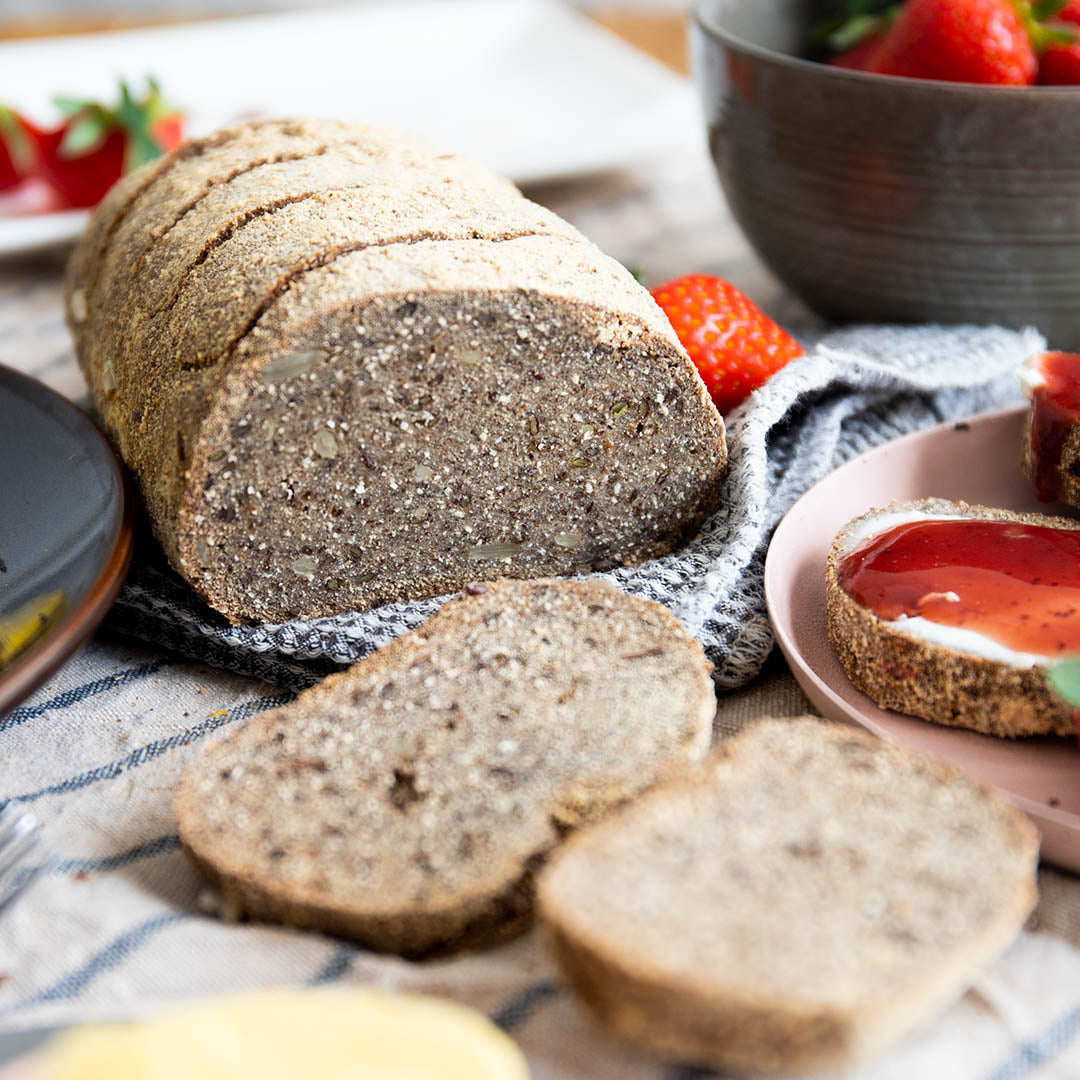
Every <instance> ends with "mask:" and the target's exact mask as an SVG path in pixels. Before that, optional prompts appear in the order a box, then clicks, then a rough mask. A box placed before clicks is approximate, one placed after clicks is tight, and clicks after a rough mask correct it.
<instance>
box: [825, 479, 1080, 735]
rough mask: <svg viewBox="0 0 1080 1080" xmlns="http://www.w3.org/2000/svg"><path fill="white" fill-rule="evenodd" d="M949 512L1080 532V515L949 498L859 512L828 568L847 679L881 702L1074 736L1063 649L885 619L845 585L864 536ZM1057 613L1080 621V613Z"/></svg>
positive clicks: (988, 725)
mask: <svg viewBox="0 0 1080 1080" xmlns="http://www.w3.org/2000/svg"><path fill="white" fill-rule="evenodd" d="M949 518H960V519H964V520H984V521H995V522H1005V523H1014V524H1019V525H1035V526H1045V527H1048V528H1051V529H1066V530H1068V531H1069V532H1075V531H1076V530H1077V529H1080V522H1076V521H1071V520H1068V519H1066V518H1058V517H1047V516H1045V515H1043V514H1015V513H1012V512H1011V511H1008V510H995V509H991V508H989V507H985V506H971V505H968V504H967V503H962V502H949V501H948V500H946V499H917V500H914V501H910V502H902V503H893V504H891V505H890V506H888V507H887V508H886V509H884V510H873V511H871V512H870V513H868V514H864V515H863V516H862V517H860V518H856V519H855V520H854V521H852V522H850V523H849V524H848V525H846V526H845V527H844V528H843V529H842V530H841V532H840V533H839V534H838V536H837V537H836V540H835V541H834V542H833V546H832V548H831V550H830V552H829V556H828V562H827V566H826V571H825V577H826V600H825V604H826V615H827V620H828V626H829V638H830V640H831V642H832V646H833V649H834V650H835V652H836V655H837V658H838V659H839V660H840V663H841V665H842V667H843V668H844V671H845V672H846V673H847V676H848V678H849V679H851V681H852V682H853V683H854V684H855V685H856V686H857V687H858V688H859V689H860V690H862V692H863V693H864V694H866V695H867V696H868V697H870V698H872V699H873V700H874V701H875V702H876V703H877V704H878V705H880V706H881V707H882V708H884V709H895V710H897V711H898V712H903V713H909V714H910V715H912V716H918V717H920V718H922V719H924V720H933V721H935V722H936V723H939V724H947V725H949V726H952V727H964V728H970V729H971V730H973V731H980V732H982V733H984V734H987V735H998V736H1003V737H1017V736H1022V735H1070V734H1073V733H1074V732H1075V722H1074V719H1073V710H1072V709H1071V708H1070V707H1069V706H1068V705H1067V704H1066V703H1065V702H1064V701H1062V700H1060V699H1059V698H1057V697H1055V696H1054V695H1053V694H1052V693H1051V691H1050V689H1049V688H1048V686H1047V683H1046V666H1047V664H1049V663H1050V662H1051V660H1052V659H1054V656H1034V655H1028V654H1025V653H1021V652H1018V651H1016V650H1011V649H1009V648H1007V647H1005V646H1002V645H999V644H998V643H996V642H994V641H992V640H989V641H988V640H986V639H985V638H983V637H982V635H979V634H972V633H969V632H962V633H961V634H955V633H953V632H951V628H938V629H936V630H935V628H934V627H933V626H927V625H926V623H925V620H923V619H913V618H900V619H895V620H894V619H882V618H879V617H878V616H877V615H876V614H875V613H874V612H873V611H871V610H869V609H868V608H867V607H865V606H863V605H862V604H861V603H859V601H858V600H856V599H855V598H854V597H853V596H851V595H849V593H848V592H847V591H846V590H845V589H844V587H843V586H842V584H841V570H842V565H843V561H844V558H845V556H846V555H848V554H849V553H850V552H851V551H853V550H855V549H856V548H857V547H858V546H859V544H860V543H862V542H864V541H866V540H867V539H869V538H870V537H872V536H876V535H880V534H881V533H883V532H885V531H886V530H887V529H889V528H891V527H893V526H894V525H897V524H900V523H903V522H906V521H918V520H923V519H931V520H932V519H949ZM1063 592H1064V589H1063ZM937 595H940V593H939V594H937ZM958 599H959V598H958ZM1063 602H1064V601H1063ZM1070 606H1071V605H1070V604H1065V607H1066V608H1069V607H1070ZM1057 614H1058V615H1060V616H1063V617H1065V618H1067V619H1071V620H1073V624H1074V625H1075V619H1076V613H1075V610H1073V611H1069V610H1066V611H1064V612H1058V613H1057Z"/></svg>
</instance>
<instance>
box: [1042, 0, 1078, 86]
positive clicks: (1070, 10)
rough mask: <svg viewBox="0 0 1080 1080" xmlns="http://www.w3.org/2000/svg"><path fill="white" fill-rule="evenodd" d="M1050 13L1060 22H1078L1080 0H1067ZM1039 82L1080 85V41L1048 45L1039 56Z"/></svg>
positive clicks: (1053, 84) (1054, 84)
mask: <svg viewBox="0 0 1080 1080" xmlns="http://www.w3.org/2000/svg"><path fill="white" fill-rule="evenodd" d="M1052 14H1053V16H1054V18H1055V19H1057V20H1059V21H1060V22H1061V23H1062V24H1065V23H1068V24H1080V0H1068V2H1067V3H1066V4H1065V5H1064V7H1062V8H1061V9H1060V10H1059V11H1055V12H1052ZM1063 28H1065V27H1063ZM1039 82H1040V84H1041V85H1043V86H1078V85H1080V41H1071V42H1059V43H1055V44H1051V45H1049V46H1048V47H1047V48H1046V50H1045V51H1044V52H1043V54H1042V56H1041V57H1040V58H1039Z"/></svg>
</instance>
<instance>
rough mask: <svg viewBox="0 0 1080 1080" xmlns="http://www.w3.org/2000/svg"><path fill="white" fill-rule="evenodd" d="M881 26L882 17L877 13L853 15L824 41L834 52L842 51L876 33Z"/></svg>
mask: <svg viewBox="0 0 1080 1080" xmlns="http://www.w3.org/2000/svg"><path fill="white" fill-rule="evenodd" d="M881 26H882V19H881V17H880V16H878V15H855V16H853V17H852V18H850V19H848V20H847V21H846V22H844V23H842V24H841V25H840V26H839V27H837V28H836V29H835V30H834V31H833V32H832V33H831V34H829V36H828V37H827V38H826V39H825V42H826V44H827V45H828V46H829V48H830V49H833V50H834V51H835V52H844V50H845V49H850V48H852V46H854V45H858V44H859V42H860V41H863V40H865V39H866V38H868V37H869V36H870V35H871V34H876V33H877V32H878V30H880V29H881Z"/></svg>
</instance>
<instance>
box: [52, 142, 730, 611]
mask: <svg viewBox="0 0 1080 1080" xmlns="http://www.w3.org/2000/svg"><path fill="white" fill-rule="evenodd" d="M67 295H68V299H67V312H68V320H69V322H70V324H71V326H72V330H73V333H74V336H75V343H76V351H77V354H78V357H79V360H80V363H81V365H82V368H83V371H84V372H85V374H86V377H87V380H88V382H89V383H90V388H91V393H92V396H93V400H94V404H95V407H96V408H97V410H98V411H99V413H100V414H101V415H102V417H103V418H104V421H105V423H106V425H107V427H108V429H109V431H110V433H111V435H112V437H113V438H114V440H115V441H116V443H117V445H118V446H119V448H120V450H121V452H122V454H123V456H124V458H125V460H126V461H127V463H128V464H129V465H130V467H131V468H132V470H133V472H134V473H135V476H136V478H137V480H138V482H139V486H140V489H141V492H142V495H143V498H144V501H145V503H146V506H147V509H148V511H149V514H150V517H151V520H152V522H153V525H154V529H155V532H156V534H157V536H158V538H159V539H160V540H161V542H162V544H163V546H164V548H165V551H166V554H167V555H168V557H169V559H170V560H171V562H172V563H173V565H174V566H175V567H176V568H177V570H178V571H179V572H180V573H181V574H182V575H183V576H184V577H185V578H186V579H187V580H188V581H189V582H190V583H191V584H192V585H193V586H194V587H195V589H196V590H197V591H198V592H199V593H201V595H202V596H203V597H204V598H205V599H206V600H207V601H208V602H209V603H210V604H211V605H212V606H213V607H215V608H216V609H217V610H219V611H221V612H222V613H224V614H225V615H226V616H227V617H228V618H230V619H231V620H233V621H234V622H243V621H251V620H264V621H265V620H270V621H281V620H284V619H288V618H290V617H295V616H300V615H317V614H328V613H332V612H338V611H348V610H356V609H364V608H368V607H372V606H375V605H378V604H381V603H386V602H389V601H395V600H405V599H412V598H419V597H424V596H432V595H436V594H439V593H443V592H448V591H452V590H454V589H459V588H461V586H462V585H463V584H464V583H465V582H467V581H470V580H476V579H482V578H495V577H500V576H510V577H538V576H543V575H547V574H552V573H570V572H575V571H580V570H582V569H588V568H590V567H596V566H604V567H610V566H612V565H616V564H620V563H626V564H633V563H637V562H641V561H643V560H645V559H648V558H652V557H654V556H658V555H662V554H665V553H666V552H668V551H670V550H671V549H672V548H673V547H674V546H675V545H676V544H677V543H678V542H679V541H680V540H681V539H683V538H684V537H685V536H686V535H687V534H688V533H689V532H691V531H692V530H694V529H695V528H696V527H697V526H698V525H699V524H700V522H701V521H702V520H703V518H704V516H705V515H706V513H707V512H708V511H709V510H710V509H711V508H712V507H713V506H714V505H715V503H716V500H717V498H718V495H719V489H720V480H721V476H722V473H723V470H724V466H725V462H726V450H725V446H724V430H723V422H722V420H721V419H720V416H719V415H718V413H717V412H716V410H715V408H714V407H713V405H712V402H711V400H710V399H709V396H708V394H707V392H706V391H705V388H704V385H703V383H702V382H701V380H700V378H699V377H698V375H697V372H696V371H695V369H694V367H693V364H692V363H691V362H690V359H689V357H688V356H687V355H686V353H685V351H684V350H683V348H682V346H681V345H680V344H679V342H678V340H677V338H676V337H675V335H674V332H673V331H672V329H671V327H670V325H669V324H668V322H667V320H666V319H665V317H664V315H663V314H662V312H660V310H659V308H657V306H656V305H655V304H654V303H653V301H652V298H651V297H650V296H649V294H648V293H647V292H646V291H645V290H644V289H643V288H642V287H641V286H640V285H638V284H637V282H635V281H634V280H633V278H632V277H631V275H630V274H629V273H628V272H627V271H626V270H625V269H624V268H623V267H621V266H620V265H619V264H617V263H616V262H614V261H613V260H611V259H609V258H607V257H606V256H604V255H603V254H602V253H601V252H599V251H598V250H597V249H596V248H595V247H594V246H593V245H592V244H590V243H589V242H588V241H587V240H586V239H585V238H584V237H583V236H581V234H580V233H578V232H577V231H576V230H575V229H573V228H572V227H570V226H569V225H567V224H566V223H565V222H563V221H561V220H560V219H559V218H558V217H556V215H554V214H553V213H551V212H550V211H548V210H545V209H544V208H542V207H540V206H537V205H536V204H534V203H531V202H529V201H528V200H526V199H525V198H523V197H522V196H521V194H520V193H519V192H518V191H517V190H516V189H515V188H514V187H513V186H512V185H511V184H510V183H508V182H507V181H505V180H503V179H501V178H499V177H496V176H494V175H492V174H491V173H489V172H487V171H486V170H484V169H482V168H481V167H480V166H478V165H474V164H472V163H471V162H469V161H467V160H466V159H463V158H461V157H459V156H457V155H453V154H440V153H438V152H436V151H434V150H431V149H429V148H427V147H425V146H423V145H421V144H419V143H416V142H415V141H412V140H409V139H406V138H404V137H401V136H398V135H395V134H391V133H387V132H380V131H378V130H377V129H374V128H370V127H365V126H354V125H345V124H333V123H327V122H323V121H280V120H278V121H263V122H260V123H256V124H252V125H250V126H247V127H239V128H234V129H229V130H227V131H224V132H220V133H217V134H216V135H212V136H208V137H207V138H205V139H202V140H199V141H196V142H194V143H189V144H187V145H186V146H185V147H182V148H181V149H179V150H177V151H176V152H175V153H174V154H173V155H171V156H170V157H168V158H166V159H164V160H163V161H159V162H154V163H151V164H149V165H147V166H146V167H145V168H144V169H143V170H141V171H139V172H137V173H134V174H132V175H131V176H130V177H128V178H126V179H125V180H124V181H123V182H122V183H121V184H120V185H118V186H117V188H116V189H114V192H113V193H111V194H110V196H109V197H108V198H107V199H106V200H105V202H104V203H103V205H102V206H101V208H100V209H99V210H98V211H97V212H96V213H95V215H94V217H93V219H92V220H91V223H90V226H89V228H88V230H87V232H86V234H85V236H84V237H83V240H82V242H81V243H80V245H79V247H78V248H77V250H76V252H75V254H74V255H73V257H72V262H71V266H70V270H69V275H68V294H67Z"/></svg>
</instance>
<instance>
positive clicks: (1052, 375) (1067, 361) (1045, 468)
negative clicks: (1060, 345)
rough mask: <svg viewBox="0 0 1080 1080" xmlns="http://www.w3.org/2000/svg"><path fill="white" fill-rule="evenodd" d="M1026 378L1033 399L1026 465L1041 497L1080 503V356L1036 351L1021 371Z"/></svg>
mask: <svg viewBox="0 0 1080 1080" xmlns="http://www.w3.org/2000/svg"><path fill="white" fill-rule="evenodd" d="M1020 382H1021V385H1022V387H1023V390H1024V394H1025V395H1026V396H1027V397H1028V398H1029V400H1030V401H1031V406H1030V408H1029V409H1028V411H1027V416H1026V417H1025V419H1024V435H1023V439H1022V441H1021V446H1020V467H1021V468H1022V469H1023V470H1024V474H1025V475H1026V476H1027V478H1028V479H1029V480H1030V481H1031V483H1032V487H1033V488H1034V489H1035V494H1036V496H1037V497H1038V498H1039V499H1041V500H1043V501H1045V502H1051V501H1053V500H1054V499H1060V500H1061V501H1062V502H1063V503H1068V504H1069V506H1080V411H1078V410H1077V407H1076V402H1077V399H1078V394H1077V387H1080V355H1077V354H1071V353H1063V352H1049V353H1036V354H1035V355H1033V356H1031V357H1029V358H1028V360H1027V362H1026V363H1025V364H1024V366H1023V368H1022V369H1021V371H1020Z"/></svg>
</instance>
